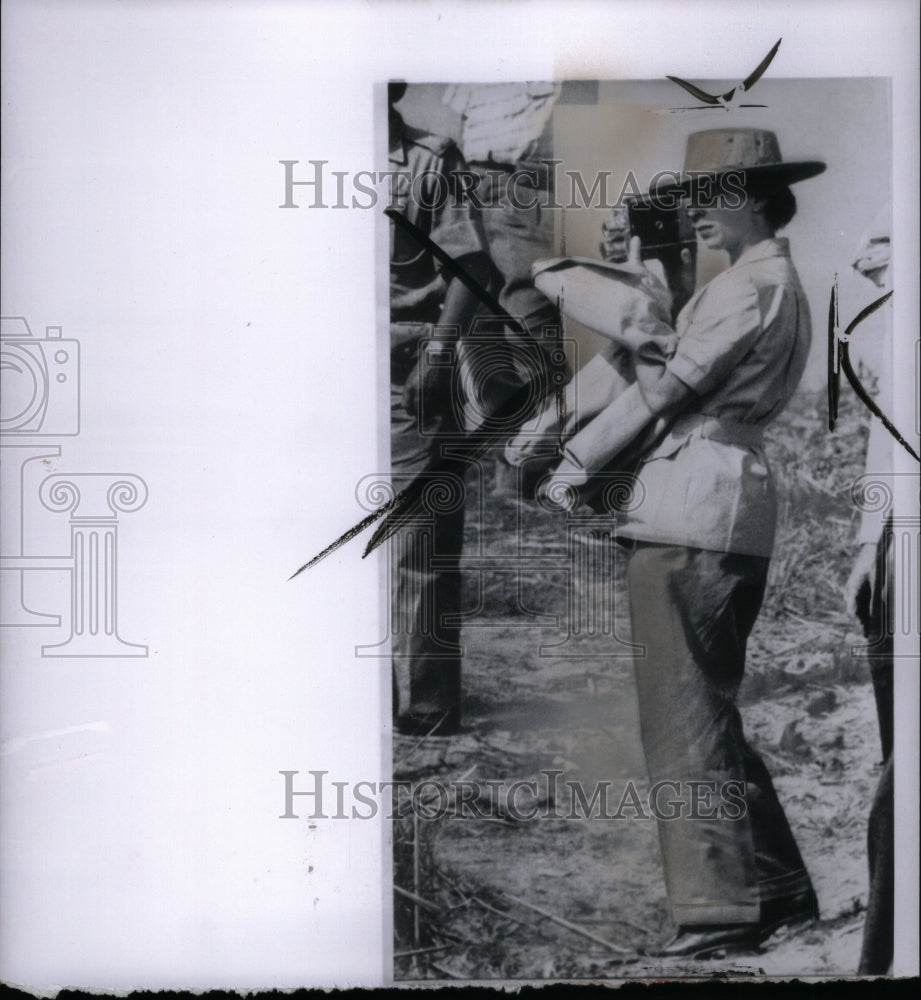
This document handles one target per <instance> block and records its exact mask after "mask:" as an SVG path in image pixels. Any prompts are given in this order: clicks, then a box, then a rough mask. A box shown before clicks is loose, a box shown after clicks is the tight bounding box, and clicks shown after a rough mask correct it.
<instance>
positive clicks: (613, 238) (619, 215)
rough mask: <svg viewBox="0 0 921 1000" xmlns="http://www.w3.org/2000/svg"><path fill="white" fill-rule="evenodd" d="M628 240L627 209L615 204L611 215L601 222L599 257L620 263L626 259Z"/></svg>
mask: <svg viewBox="0 0 921 1000" xmlns="http://www.w3.org/2000/svg"><path fill="white" fill-rule="evenodd" d="M629 242H630V219H629V216H628V215H627V209H626V208H625V207H624V206H622V205H615V206H614V208H612V209H611V217H610V218H609V219H605V220H604V222H602V223H601V244H600V245H599V248H598V249H599V251H600V252H601V259H602V260H606V261H610V262H611V263H614V264H620V263H622V262H623V261H625V260H626V259H627V253H628V249H629Z"/></svg>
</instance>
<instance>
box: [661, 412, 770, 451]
mask: <svg viewBox="0 0 921 1000" xmlns="http://www.w3.org/2000/svg"><path fill="white" fill-rule="evenodd" d="M671 435H675V436H676V437H691V436H694V437H701V438H707V439H708V440H710V441H719V442H721V443H722V444H738V445H742V446H743V447H746V448H759V447H760V446H761V444H762V443H763V441H764V425H763V424H746V423H743V422H742V421H741V420H731V419H730V418H728V417H713V416H708V415H707V414H706V413H691V414H688V415H687V416H684V417H679V418H678V419H677V420H676V421H675V423H674V424H673V425H672V429H671V432H670V436H671Z"/></svg>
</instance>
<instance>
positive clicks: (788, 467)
mask: <svg viewBox="0 0 921 1000" xmlns="http://www.w3.org/2000/svg"><path fill="white" fill-rule="evenodd" d="M776 50H777V49H776V47H775V49H772V50H771V51H770V52H769V53H768V60H770V58H771V57H772V56H773V55H774V54H775V52H776ZM761 72H763V69H762V70H761ZM756 75H757V74H756ZM680 83H681V82H680V81H675V82H670V81H664V82H661V83H660V82H649V83H629V82H610V81H561V82H556V83H554V82H546V83H535V82H530V81H528V82H523V83H520V84H511V83H498V84H497V83H492V84H489V83H487V84H461V85H457V84H451V85H447V86H445V85H421V84H416V85H409V86H407V85H406V84H404V83H400V82H394V83H391V84H390V86H389V88H388V92H387V115H388V137H389V154H388V161H389V162H388V166H389V168H390V170H391V171H393V172H394V178H393V184H394V194H393V197H392V199H391V203H392V204H395V209H394V211H395V213H399V217H398V216H397V215H396V214H394V215H391V216H390V218H391V224H392V235H391V242H390V254H389V273H390V290H389V291H390V294H389V304H390V406H391V424H390V430H391V442H392V443H391V462H392V469H393V478H392V482H393V492H394V495H395V497H396V498H397V499H396V500H395V506H394V507H393V508H392V509H391V510H389V511H388V512H387V513H386V515H385V516H386V520H385V522H384V524H385V529H384V530H380V529H379V530H378V537H380V538H386V539H387V544H388V545H389V547H390V565H391V568H390V572H391V574H392V598H391V601H392V603H391V607H392V614H391V640H392V666H393V674H394V678H393V683H394V705H393V709H394V711H393V727H394V734H395V736H394V743H393V760H394V779H395V780H397V781H399V782H400V784H398V785H397V786H396V788H395V797H394V799H393V801H394V806H393V814H394V816H395V817H396V818H395V824H396V825H395V827H394V842H393V849H394V892H395V897H394V933H395V937H394V949H395V952H394V968H395V978H396V979H398V980H400V979H409V980H413V979H432V978H434V979H465V980H466V979H469V980H481V979H485V980H489V979H500V980H504V979H516V978H520V979H527V980H532V979H558V978H563V979H583V978H588V979H599V978H614V979H618V978H628V977H633V976H637V977H650V976H662V975H667V974H669V973H672V974H681V975H686V974H692V975H693V974H698V975H706V974H708V973H709V972H711V971H713V970H720V971H723V972H738V971H747V972H749V973H758V974H766V975H791V974H799V975H803V974H806V975H822V974H826V975H847V974H849V973H855V972H859V973H860V974H867V975H883V974H885V973H886V972H887V971H888V970H889V968H890V965H891V961H892V926H893V907H894V902H893V887H892V883H893V878H894V868H893V861H892V850H893V848H892V845H891V838H892V832H891V831H892V798H891V796H892V787H891V782H892V778H891V768H892V760H891V755H892V671H893V663H894V660H893V641H894V637H893V627H892V624H891V622H892V621H893V620H894V619H891V618H889V617H887V616H888V615H890V614H891V609H890V608H889V600H890V599H889V597H888V596H887V594H888V592H887V587H890V586H891V573H892V572H893V570H892V567H891V560H892V556H891V550H892V547H893V546H894V545H896V546H898V545H902V544H904V543H902V542H897V541H895V537H896V535H898V534H899V533H900V532H902V533H903V534H904V532H905V530H906V529H905V528H904V527H900V526H899V525H902V524H903V522H902V521H901V519H900V520H899V521H898V522H897V523H896V522H894V521H893V515H892V511H891V509H890V504H891V495H892V488H891V484H892V482H893V474H894V464H893V463H894V459H893V456H892V450H893V449H894V448H902V449H904V450H905V451H906V452H907V453H908V454H909V455H911V454H914V456H915V459H916V454H917V453H916V451H915V449H916V447H917V441H914V447H913V445H912V443H911V442H910V441H909V440H907V439H906V438H904V437H901V435H900V434H899V432H898V431H897V430H896V431H895V432H894V433H893V427H892V426H891V425H890V426H889V427H888V429H887V427H886V425H885V419H886V418H885V416H882V417H880V416H877V415H876V412H877V410H880V412H882V413H883V414H884V415H885V412H886V410H887V409H889V411H890V412H891V409H890V408H889V406H888V405H887V404H886V403H884V402H881V398H884V396H885V394H887V393H888V392H889V391H890V390H889V389H887V388H886V387H887V385H889V384H891V380H892V372H891V368H890V367H889V365H890V363H891V360H892V359H891V352H892V338H891V332H889V325H890V323H891V319H890V316H889V313H888V312H887V310H886V302H887V300H888V297H889V296H888V292H889V290H890V287H891V286H890V279H889V263H890V260H891V252H892V248H891V221H890V219H891V204H890V181H889V177H890V174H891V162H890V154H889V150H888V149H887V136H888V134H889V116H890V110H889V109H890V102H889V87H888V84H887V81H885V80H822V81H814V80H781V81H774V80H770V79H765V80H760V79H758V80H756V79H755V78H749V79H748V81H747V83H746V85H742V86H740V87H739V88H737V91H736V94H737V95H739V96H737V97H734V95H733V93H731V92H726V93H725V94H723V95H722V97H720V98H719V99H717V98H713V100H712V101H711V102H710V103H707V93H706V91H707V88H708V87H710V88H712V87H713V86H718V83H719V82H718V81H717V83H716V84H714V83H713V82H712V81H707V83H706V85H701V86H700V87H697V86H680V85H676V84H680ZM756 83H757V87H756ZM688 92H690V95H691V97H693V98H695V99H696V102H697V103H696V105H694V104H692V105H691V106H690V107H687V106H682V105H685V104H686V103H687V100H688V96H689V93H688ZM756 101H757V102H759V103H755V102H756ZM673 105H677V106H673ZM830 109H840V110H836V111H830ZM844 109H847V111H846V113H845V110H844ZM727 111H730V112H731V114H727V113H726V112H727ZM845 117H846V118H847V121H848V122H849V124H850V128H849V129H845V128H844V127H843V124H844V120H845ZM439 127H440V128H441V129H442V130H443V133H442V134H439V132H438V131H437V130H438V129H439ZM444 131H447V134H444ZM868 191H869V192H873V194H874V198H875V201H874V200H870V199H868V198H867V197H866V192H868ZM832 294H834V296H835V301H836V303H837V304H836V309H837V310H838V313H839V315H840V316H848V315H850V312H849V311H850V310H852V311H853V312H854V314H856V313H857V312H858V311H859V308H858V307H857V306H858V304H863V305H865V306H873V309H872V310H871V312H872V315H870V316H867V318H866V326H865V327H863V328H862V329H859V332H857V328H855V330H854V331H853V332H852V337H853V339H852V340H848V341H844V343H846V344H847V347H848V351H847V360H845V359H844V358H843V357H842V356H841V351H840V344H841V343H842V342H841V341H839V340H838V339H837V331H836V329H834V328H833V329H831V330H829V328H828V324H827V322H826V319H827V317H826V314H825V313H826V311H827V300H828V298H829V296H830V295H832ZM845 302H847V304H846V305H845ZM823 307H825V309H823ZM813 317H815V318H814V319H813ZM847 322H848V323H849V320H848V321H847ZM842 332H843V331H842ZM830 335H831V338H832V339H831V341H830V340H829V336H830ZM830 351H832V352H833V354H834V360H833V362H832V364H831V368H830V367H829V352H830ZM835 352H837V353H835ZM842 369H843V371H846V372H847V377H845V374H844V373H843V371H842ZM858 372H859V375H858ZM851 378H853V380H854V381H855V382H856V385H853V386H852V385H851V383H850V381H849V380H850V379H851ZM831 387H834V395H832V388H831ZM880 394H884V396H883V397H881V395H880ZM867 395H869V399H870V400H871V401H874V402H867V400H866V398H865V397H866V396H867ZM908 432H909V437H910V428H908ZM887 483H888V484H889V485H888V486H887V485H886V484H887ZM886 496H888V497H889V498H890V499H889V501H886V499H885V498H886ZM388 522H392V523H391V525H390V526H389V527H387V524H388ZM909 530H910V529H909ZM904 537H906V538H907V537H908V536H907V535H905V536H904ZM372 544H373V542H372ZM887 579H890V583H888V584H887V583H886V581H887ZM887 623H888V624H887ZM881 762H882V763H881ZM862 803H865V804H866V805H863V806H862V805H861V804H862ZM868 815H869V817H870V820H869V822H870V841H869V844H870V857H869V866H870V872H871V876H870V877H871V883H870V891H869V896H866V895H865V889H864V886H865V884H866V881H867V866H868V858H867V833H866V825H867V820H868Z"/></svg>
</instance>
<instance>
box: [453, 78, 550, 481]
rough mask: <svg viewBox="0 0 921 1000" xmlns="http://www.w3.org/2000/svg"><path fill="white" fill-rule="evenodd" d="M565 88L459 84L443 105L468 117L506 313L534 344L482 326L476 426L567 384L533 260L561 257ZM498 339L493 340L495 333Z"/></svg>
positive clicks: (465, 128) (466, 142)
mask: <svg viewBox="0 0 921 1000" xmlns="http://www.w3.org/2000/svg"><path fill="white" fill-rule="evenodd" d="M561 90H562V84H560V83H544V82H528V83H486V84H453V85H451V86H449V87H448V88H447V90H446V91H445V94H444V97H443V102H444V104H446V105H447V106H448V107H449V108H451V110H453V111H455V112H456V113H457V114H459V115H460V116H461V133H460V138H459V140H458V142H459V145H460V148H461V151H462V152H463V154H464V157H465V158H466V160H467V162H468V164H469V167H470V169H471V170H472V171H473V172H474V174H475V175H476V178H477V182H476V188H475V194H476V197H477V198H478V199H479V200H480V202H481V203H482V204H483V210H482V213H481V218H482V220H483V225H484V229H485V232H486V239H487V243H488V246H489V253H490V256H491V258H492V260H493V263H494V264H495V266H496V269H497V271H498V274H499V279H498V294H497V299H498V302H499V305H500V306H501V307H502V308H503V309H504V310H505V311H506V312H507V313H508V314H509V315H511V316H512V317H513V318H514V319H516V320H518V321H519V322H520V323H522V324H523V325H524V327H525V329H526V330H527V338H525V337H522V336H521V335H520V334H519V333H516V332H515V331H513V330H511V329H510V328H508V327H507V326H505V324H504V323H503V322H502V321H501V320H498V321H496V320H491V321H490V320H488V319H487V321H486V322H481V323H480V324H479V326H478V329H479V330H480V331H481V332H482V333H484V334H487V336H485V337H484V338H483V341H482V343H481V345H480V346H479V348H478V349H475V350H478V356H474V357H470V358H469V359H468V361H469V369H470V370H471V371H475V372H477V373H481V374H480V375H479V377H477V378H476V379H474V380H473V381H474V382H475V383H476V384H475V385H474V387H473V388H474V391H473V392H471V393H470V395H471V397H475V398H474V399H472V400H471V402H473V403H474V405H475V406H476V407H477V408H478V412H475V413H474V414H473V423H479V422H482V421H483V420H484V419H488V418H489V417H490V416H491V415H492V414H494V413H495V412H496V410H497V409H498V407H499V406H500V405H501V404H502V402H503V401H505V400H506V399H508V398H509V396H511V394H512V393H513V392H515V391H516V390H517V389H519V388H521V387H522V386H523V385H525V384H532V385H533V386H534V387H535V392H534V395H535V397H536V398H539V397H541V396H543V395H544V394H545V393H546V392H547V390H548V389H549V388H550V387H552V386H553V385H558V384H560V383H561V382H562V381H565V379H566V377H568V368H567V362H566V359H565V355H564V353H563V351H562V350H561V332H560V318H559V313H558V312H557V309H556V306H555V304H554V303H551V302H549V301H548V300H547V298H546V297H545V296H543V295H542V294H541V293H540V292H538V291H537V290H536V289H535V287H534V284H533V282H532V280H531V265H532V264H533V263H534V261H535V260H540V259H543V258H546V257H550V256H551V255H552V252H553V238H554V229H553V226H554V219H553V212H552V211H550V210H549V209H548V207H547V203H548V202H549V201H550V200H552V192H553V180H554V175H553V164H552V163H551V162H549V161H550V160H551V157H552V155H553V149H552V128H551V124H552V122H551V116H552V113H553V108H554V105H555V103H556V102H557V101H558V99H559V97H560V94H561ZM490 333H491V334H492V336H488V334H490ZM496 471H497V483H496V488H497V489H498V490H500V491H505V490H507V489H509V488H511V480H510V477H509V476H508V470H507V467H506V466H505V463H504V462H502V461H501V459H500V460H497V467H496Z"/></svg>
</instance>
